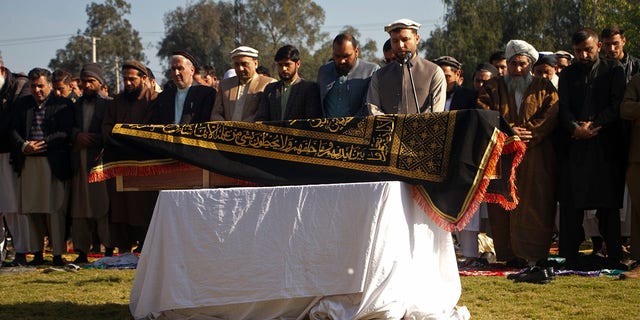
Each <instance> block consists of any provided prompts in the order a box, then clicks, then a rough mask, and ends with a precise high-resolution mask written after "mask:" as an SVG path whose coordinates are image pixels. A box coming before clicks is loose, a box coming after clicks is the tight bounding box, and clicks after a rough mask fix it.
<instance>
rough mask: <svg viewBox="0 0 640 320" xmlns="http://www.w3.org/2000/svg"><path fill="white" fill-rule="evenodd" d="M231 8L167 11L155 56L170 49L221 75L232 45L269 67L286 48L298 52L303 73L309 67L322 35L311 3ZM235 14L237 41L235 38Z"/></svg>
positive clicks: (263, 1)
mask: <svg viewBox="0 0 640 320" xmlns="http://www.w3.org/2000/svg"><path fill="white" fill-rule="evenodd" d="M237 9H238V10H237V11H236V8H234V6H233V4H231V3H229V2H223V1H219V2H217V3H216V2H213V1H211V0H200V1H198V2H195V3H190V4H188V5H187V6H186V7H184V8H182V7H178V8H177V9H176V10H174V11H172V12H169V13H167V14H166V15H165V37H164V39H163V40H162V41H161V42H160V49H159V51H158V56H159V57H160V58H163V59H168V58H169V55H170V53H171V52H173V51H175V50H178V49H183V50H187V51H189V52H190V53H191V54H193V55H194V56H196V57H198V59H200V60H201V61H200V62H202V63H208V64H211V65H213V66H214V67H216V72H217V73H218V75H219V76H221V75H222V74H223V73H224V71H225V70H227V69H229V68H230V67H231V60H230V59H229V55H228V53H229V52H230V51H231V50H233V48H234V47H236V46H237V45H247V46H251V47H253V48H256V49H257V50H258V51H259V52H260V63H261V64H262V65H264V66H267V67H268V68H270V67H272V65H273V56H274V54H275V52H276V51H277V50H278V48H280V47H281V46H283V45H285V44H292V45H294V46H296V47H298V49H300V51H301V54H302V61H303V70H307V69H309V68H313V67H314V66H313V63H311V64H308V63H307V60H306V59H307V58H308V57H310V53H309V52H311V50H313V48H314V47H315V45H316V43H317V42H318V41H320V40H322V39H324V37H325V36H326V35H325V34H324V33H322V32H320V26H321V25H322V24H323V23H324V10H323V9H322V8H321V7H320V6H318V5H317V4H316V3H315V2H313V1H311V0H302V1H294V0H250V1H248V3H247V4H246V5H243V6H242V7H241V8H237ZM237 15H239V18H240V30H239V31H240V32H239V39H236V37H235V34H236V32H235V31H236V29H235V28H236V16H237ZM246 17H251V18H250V19H246ZM237 41H239V43H236V42H237ZM315 72H316V71H314V74H315Z"/></svg>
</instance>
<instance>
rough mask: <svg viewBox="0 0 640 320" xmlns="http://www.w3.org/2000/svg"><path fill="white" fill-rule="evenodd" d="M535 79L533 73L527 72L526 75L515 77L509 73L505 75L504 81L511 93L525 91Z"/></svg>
mask: <svg viewBox="0 0 640 320" xmlns="http://www.w3.org/2000/svg"><path fill="white" fill-rule="evenodd" d="M532 80H533V76H532V75H531V73H527V75H526V76H524V77H519V76H518V77H514V76H509V75H508V74H507V75H505V76H504V81H505V82H506V83H507V91H508V92H509V93H516V92H520V93H524V91H525V90H527V87H529V85H530V84H531V81H532Z"/></svg>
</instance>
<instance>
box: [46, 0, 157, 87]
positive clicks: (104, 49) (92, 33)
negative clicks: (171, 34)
mask: <svg viewBox="0 0 640 320" xmlns="http://www.w3.org/2000/svg"><path fill="white" fill-rule="evenodd" d="M86 13H87V16H88V19H87V28H86V29H85V30H84V31H83V32H80V30H78V31H77V34H76V35H75V36H73V37H71V38H70V39H69V42H68V43H67V45H66V47H65V49H58V50H57V51H56V57H55V58H54V59H51V61H50V62H49V68H50V69H52V70H55V69H64V70H67V71H69V72H71V73H72V74H79V73H80V70H81V69H82V66H83V65H84V64H85V63H89V62H91V61H92V46H91V37H97V38H100V40H98V41H97V44H96V53H97V54H96V56H97V62H98V63H100V64H101V65H102V67H103V70H104V75H105V79H106V80H107V84H108V86H109V88H110V89H112V90H111V91H114V90H113V89H115V83H116V80H115V79H116V59H118V60H119V62H120V63H122V61H125V60H130V59H133V60H139V61H142V62H144V60H145V56H144V53H143V47H142V42H141V39H140V35H139V33H138V31H136V30H134V29H133V27H132V26H131V23H130V22H129V20H128V19H125V18H123V17H124V16H126V15H128V14H130V13H131V5H130V4H129V3H127V2H126V1H125V0H105V2H104V3H103V4H97V3H95V2H92V3H90V4H88V5H87V7H86Z"/></svg>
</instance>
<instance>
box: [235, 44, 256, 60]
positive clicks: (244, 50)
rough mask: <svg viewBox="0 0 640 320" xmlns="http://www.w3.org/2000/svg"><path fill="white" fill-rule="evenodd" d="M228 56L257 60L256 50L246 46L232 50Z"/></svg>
mask: <svg viewBox="0 0 640 320" xmlns="http://www.w3.org/2000/svg"><path fill="white" fill-rule="evenodd" d="M229 54H230V55H231V58H233V57H237V56H245V57H252V58H258V50H256V49H254V48H251V47H246V46H241V47H237V48H235V49H233V50H232V51H231V52H230V53H229Z"/></svg>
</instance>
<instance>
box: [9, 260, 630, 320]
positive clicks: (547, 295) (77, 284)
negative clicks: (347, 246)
mask: <svg viewBox="0 0 640 320" xmlns="http://www.w3.org/2000/svg"><path fill="white" fill-rule="evenodd" d="M66 258H67V260H68V261H72V260H73V259H74V258H75V256H74V255H68V256H66ZM11 270H12V269H10V268H2V269H0V319H7V320H9V319H10V320H19V319H24V320H27V319H28V320H36V319H42V320H45V319H46V320H49V319H50V320H54V319H55V320H59V319H96V320H103V319H104V320H107V319H109V320H112V319H131V316H130V313H129V292H130V290H131V284H132V281H133V276H134V272H135V271H134V270H99V269H81V270H80V271H77V272H66V271H51V272H46V271H45V270H46V266H45V268H41V269H37V270H33V269H32V270H33V271H29V272H21V273H16V272H12V271H11ZM461 281H462V297H461V298H460V301H459V303H458V305H460V306H463V305H464V306H466V307H467V308H468V309H469V311H470V312H471V316H472V319H594V320H595V319H598V320H600V319H616V320H617V319H640V279H628V280H618V279H617V278H614V277H609V276H601V277H597V278H588V277H581V276H559V277H557V279H556V281H554V282H552V283H549V284H545V285H537V284H528V283H513V282H512V281H510V280H507V279H506V278H505V277H462V278H461ZM426 290H436V288H432V289H431V288H427V289H426Z"/></svg>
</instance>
